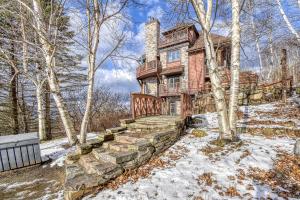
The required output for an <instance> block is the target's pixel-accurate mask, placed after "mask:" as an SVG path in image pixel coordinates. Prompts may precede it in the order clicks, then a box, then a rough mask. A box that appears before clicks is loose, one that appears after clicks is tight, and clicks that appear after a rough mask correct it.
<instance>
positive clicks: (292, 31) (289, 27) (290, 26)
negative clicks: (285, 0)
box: [276, 0, 300, 43]
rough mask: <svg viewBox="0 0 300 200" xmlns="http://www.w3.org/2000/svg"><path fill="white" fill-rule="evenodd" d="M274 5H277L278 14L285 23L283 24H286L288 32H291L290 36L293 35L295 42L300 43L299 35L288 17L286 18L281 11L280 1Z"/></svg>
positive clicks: (277, 0)
mask: <svg viewBox="0 0 300 200" xmlns="http://www.w3.org/2000/svg"><path fill="white" fill-rule="evenodd" d="M276 3H277V5H278V8H279V11H280V14H281V16H282V18H283V20H284V21H285V23H286V25H287V27H288V29H289V30H290V32H291V33H292V34H294V35H295V37H296V39H297V41H298V42H299V43H300V35H299V34H298V32H297V31H296V30H295V28H294V27H293V25H292V24H291V22H290V21H289V19H288V17H287V16H286V14H285V12H284V10H283V7H282V5H281V2H280V0H276ZM298 3H299V0H298Z"/></svg>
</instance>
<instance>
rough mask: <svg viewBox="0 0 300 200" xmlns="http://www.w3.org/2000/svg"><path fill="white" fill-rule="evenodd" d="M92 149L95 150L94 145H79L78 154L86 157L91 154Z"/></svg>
mask: <svg viewBox="0 0 300 200" xmlns="http://www.w3.org/2000/svg"><path fill="white" fill-rule="evenodd" d="M92 149H93V148H92V145H90V144H87V143H85V144H80V145H77V149H76V152H77V153H78V154H80V155H85V154H88V153H90V152H91V151H92Z"/></svg>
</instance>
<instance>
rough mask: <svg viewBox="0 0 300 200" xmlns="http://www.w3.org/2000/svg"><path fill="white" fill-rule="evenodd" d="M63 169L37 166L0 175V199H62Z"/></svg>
mask: <svg viewBox="0 0 300 200" xmlns="http://www.w3.org/2000/svg"><path fill="white" fill-rule="evenodd" d="M63 178H64V167H58V166H53V167H50V166H49V165H39V166H33V167H28V168H24V169H21V170H16V171H11V172H6V173H2V174H0V199H5V200H15V199H22V200H32V199H47V200H48V199H49V200H51V199H62V198H63V192H62V190H63Z"/></svg>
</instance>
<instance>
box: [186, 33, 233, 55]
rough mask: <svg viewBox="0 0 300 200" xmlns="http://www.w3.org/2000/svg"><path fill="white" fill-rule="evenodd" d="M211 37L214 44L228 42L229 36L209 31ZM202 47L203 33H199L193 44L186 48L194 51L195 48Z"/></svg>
mask: <svg viewBox="0 0 300 200" xmlns="http://www.w3.org/2000/svg"><path fill="white" fill-rule="evenodd" d="M211 37H212V41H213V43H214V45H218V44H226V43H230V38H229V37H224V36H222V35H217V34H214V33H211ZM203 48H204V40H203V33H200V35H199V37H198V38H197V40H196V41H195V43H194V44H193V46H191V47H190V48H189V49H188V51H196V50H200V49H203Z"/></svg>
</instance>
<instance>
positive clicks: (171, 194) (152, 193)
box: [85, 104, 295, 200]
mask: <svg viewBox="0 0 300 200" xmlns="http://www.w3.org/2000/svg"><path fill="white" fill-rule="evenodd" d="M241 110H243V111H244V112H247V113H248V117H249V118H252V119H257V118H259V116H258V115H257V113H256V112H257V111H263V112H272V111H274V110H275V104H264V105H259V106H248V107H241ZM193 117H194V118H200V119H202V122H200V127H202V130H205V131H207V133H208V135H207V136H206V137H203V138H197V137H194V136H192V135H191V134H188V135H186V136H185V137H183V138H182V139H181V140H180V141H178V142H177V143H176V144H175V145H174V146H172V147H171V148H170V149H169V150H167V151H166V152H165V153H164V155H163V156H162V159H164V160H170V158H169V157H168V156H167V155H168V154H169V152H170V151H174V150H176V151H180V150H178V149H184V150H182V151H184V152H181V154H182V155H184V156H183V157H181V158H180V159H179V160H176V161H171V160H170V162H171V163H172V162H173V163H174V165H171V166H169V167H167V168H163V169H155V170H153V171H152V175H151V176H150V177H147V178H143V179H140V180H138V181H137V182H135V183H131V182H128V183H126V184H124V185H121V186H120V187H119V188H118V189H117V190H112V189H107V190H104V191H101V192H99V193H98V194H97V195H96V196H88V197H86V198H85V199H92V200H100V199H117V200H129V199H130V200H131V199H132V200H140V199H141V200H148V199H149V200H150V199H158V200H160V199H161V200H165V199H166V200H169V199H172V200H176V199H178V200H182V199H197V198H199V199H200V197H201V198H202V199H253V198H258V199H260V198H270V199H283V198H281V197H279V196H278V195H277V194H276V193H273V192H272V190H271V188H270V187H269V186H267V185H261V184H258V183H257V182H255V181H254V180H252V179H251V178H249V177H247V176H243V178H240V176H241V173H244V174H247V171H248V170H249V169H250V168H256V167H257V168H260V169H264V170H269V169H271V168H272V165H273V162H274V160H275V159H276V155H277V153H278V152H282V151H285V152H288V153H292V149H293V146H294V142H295V141H294V140H293V139H291V138H288V137H285V138H265V137H264V136H253V135H248V134H243V135H241V136H240V137H241V140H242V141H243V144H242V145H241V147H239V148H234V149H230V147H227V146H225V147H224V150H222V151H220V152H218V153H215V154H213V156H209V155H207V154H205V152H203V151H201V149H203V148H205V147H206V146H207V145H208V144H209V142H210V141H213V140H215V139H216V138H217V137H218V134H217V133H216V132H214V131H213V130H212V129H214V128H217V127H218V124H217V114H216V113H208V114H201V115H195V116H193ZM268 120H273V121H274V118H273V119H270V118H269V119H268ZM282 120H284V119H282ZM203 127H206V128H203ZM187 132H188V133H191V132H192V129H190V130H188V131H187ZM182 146H183V147H185V148H180V147H182ZM245 152H247V154H245ZM248 152H250V153H248ZM179 154H180V153H179ZM204 173H211V174H212V176H211V178H212V180H213V183H212V185H206V184H205V183H204V181H203V180H202V181H201V180H199V177H200V176H201V175H203V174H204ZM230 187H233V188H236V190H237V192H238V194H239V195H238V196H230V195H229V196H228V194H227V195H226V191H227V190H228V189H229V188H230Z"/></svg>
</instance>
